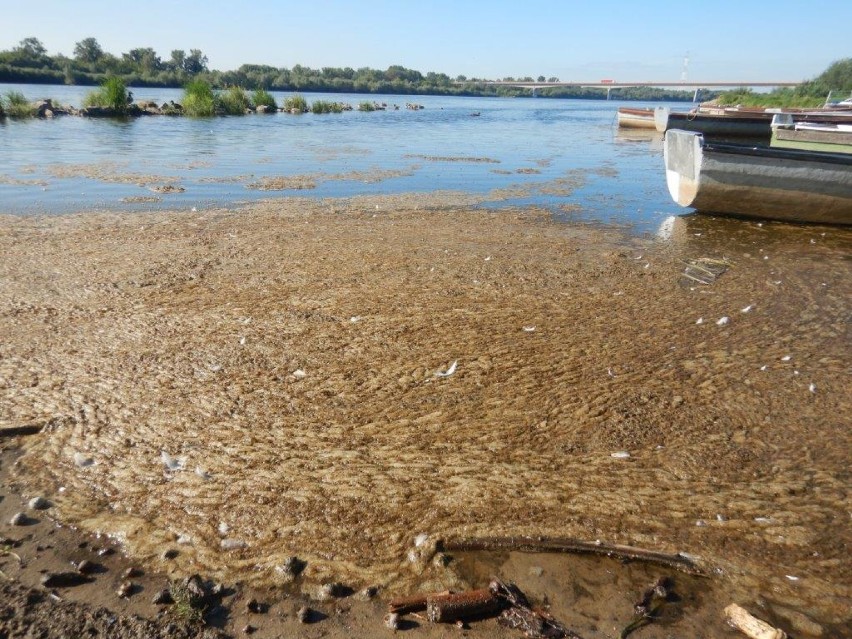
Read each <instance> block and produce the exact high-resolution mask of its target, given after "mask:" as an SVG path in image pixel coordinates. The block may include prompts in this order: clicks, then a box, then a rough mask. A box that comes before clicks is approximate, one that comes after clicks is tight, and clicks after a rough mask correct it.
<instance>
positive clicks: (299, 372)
mask: <svg viewBox="0 0 852 639" xmlns="http://www.w3.org/2000/svg"><path fill="white" fill-rule="evenodd" d="M307 376H308V374H307V373H306V372H305V371H303V370H302V369H301V368H297V369H296V370H294V371H293V377H295V378H296V379H305V378H306V377H307Z"/></svg>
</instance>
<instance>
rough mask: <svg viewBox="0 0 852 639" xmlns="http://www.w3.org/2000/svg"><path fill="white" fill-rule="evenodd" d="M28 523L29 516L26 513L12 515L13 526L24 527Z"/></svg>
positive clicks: (11, 522)
mask: <svg viewBox="0 0 852 639" xmlns="http://www.w3.org/2000/svg"><path fill="white" fill-rule="evenodd" d="M27 521H29V520H28V519H27V516H26V515H25V514H24V513H15V514H14V515H12V518H11V519H10V520H9V523H10V524H12V525H13V526H24V525H25V524H26V523H27Z"/></svg>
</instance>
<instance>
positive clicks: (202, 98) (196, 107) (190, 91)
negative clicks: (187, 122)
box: [183, 79, 216, 118]
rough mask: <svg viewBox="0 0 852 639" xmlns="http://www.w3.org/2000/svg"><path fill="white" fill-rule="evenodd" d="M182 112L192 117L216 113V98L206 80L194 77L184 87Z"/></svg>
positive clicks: (205, 116) (206, 116)
mask: <svg viewBox="0 0 852 639" xmlns="http://www.w3.org/2000/svg"><path fill="white" fill-rule="evenodd" d="M183 112H184V113H185V114H186V115H188V116H191V117H194V118H209V117H210V116H212V115H216V99H215V97H214V96H213V89H211V88H210V85H209V84H207V82H205V81H204V80H199V79H196V80H193V81H192V82H190V83H189V84H187V85H186V86H185V87H184V89H183Z"/></svg>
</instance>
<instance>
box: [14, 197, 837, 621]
mask: <svg viewBox="0 0 852 639" xmlns="http://www.w3.org/2000/svg"><path fill="white" fill-rule="evenodd" d="M417 202H418V204H417V206H418V207H419V206H421V205H422V204H423V196H420V197H419V198H417ZM373 203H375V206H378V207H379V209H380V210H379V212H377V213H373V212H370V211H372V210H373V209H374V208H375V207H374V206H373ZM368 204H369V206H368ZM427 204H428V202H427ZM432 204H433V205H434V206H436V207H437V206H444V204H445V203H443V204H442V203H441V202H440V201H436V202H432ZM330 207H331V209H332V210H334V211H336V212H334V213H329V212H328V211H329V208H330ZM407 207H408V205H407V204H406V198H404V197H403V198H373V199H371V200H370V201H369V203H368V202H367V199H366V198H359V199H358V200H355V201H353V203H352V204H351V206H350V205H349V204H348V203H347V202H346V201H323V202H312V201H309V200H297V199H286V200H280V201H270V202H264V203H260V204H257V205H252V206H250V207H248V208H246V209H244V210H241V211H237V212H233V211H231V212H227V211H212V212H207V213H203V214H201V213H156V214H146V215H79V216H66V217H61V218H13V217H6V218H2V219H0V255H2V256H3V258H2V261H0V282H2V286H0V333H2V334H3V335H4V339H3V342H2V359H0V393H1V394H2V402H0V427H4V426H14V425H19V424H22V423H46V424H49V427H48V428H47V429H46V432H45V433H43V434H42V435H40V436H38V437H37V438H33V440H32V441H31V442H30V443H29V447H28V450H27V452H26V454H25V456H24V458H23V459H22V461H21V463H20V466H19V470H18V472H19V477H20V479H21V481H22V482H24V483H26V484H28V485H31V486H32V490H33V491H35V490H41V491H44V492H46V493H47V494H48V495H49V497H50V498H51V499H52V500H54V501H55V502H56V503H57V504H58V506H57V510H56V514H57V516H58V517H59V518H60V519H61V520H63V521H67V522H70V523H73V524H76V525H79V526H82V527H83V528H85V529H89V530H96V531H101V532H104V533H108V534H112V535H116V536H118V537H120V538H121V539H122V540H123V542H124V543H125V544H126V547H127V549H128V551H129V552H131V553H133V554H136V555H139V556H140V557H142V558H147V559H149V560H150V561H152V562H154V563H157V564H159V565H161V567H162V566H163V565H165V564H162V563H161V562H162V560H161V559H159V557H160V555H161V553H162V552H163V550H165V549H166V548H178V549H179V550H180V554H179V555H178V557H177V559H175V560H174V562H171V563H169V564H168V565H169V566H172V567H173V568H172V569H174V570H176V571H179V572H184V573H191V572H200V571H203V572H205V573H207V574H211V575H213V576H218V577H220V578H226V579H241V580H245V581H251V582H255V583H261V584H262V583H275V582H278V581H280V580H281V579H282V573H281V571H280V570H276V568H277V567H279V566H281V565H282V564H284V562H285V560H286V558H287V557H289V556H291V555H297V556H299V557H301V558H303V559H306V560H307V561H308V567H307V570H306V573H305V584H306V585H305V587H306V588H307V587H312V585H313V584H317V583H319V582H321V581H328V580H330V579H336V580H341V581H344V582H346V583H349V584H351V585H353V586H359V585H365V584H369V583H380V584H384V585H386V586H387V587H388V588H389V590H390V591H392V592H394V591H396V592H400V591H407V590H409V589H413V588H417V587H422V586H424V585H425V584H427V583H428V584H429V585H440V584H442V583H444V584H447V583H448V582H452V581H453V579H454V577H452V576H451V575H450V574H449V572H443V571H442V570H441V569H440V568H439V567H436V566H435V565H434V564H433V563H431V562H430V559H431V549H432V548H433V546H432V542H433V541H434V540H436V539H439V538H447V539H453V538H459V537H476V536H485V535H488V536H500V535H503V536H506V535H550V536H573V537H577V538H581V539H588V540H594V539H601V540H604V541H607V542H611V543H622V544H632V545H637V546H643V547H647V548H652V549H655V550H660V551H665V552H677V551H683V552H688V553H690V554H692V555H695V556H699V557H700V558H701V560H702V562H703V564H704V565H706V566H708V567H710V568H711V570H714V571H715V572H714V575H715V576H714V579H716V580H720V581H721V582H722V583H724V584H725V587H726V588H728V589H730V592H731V596H732V597H733V598H737V597H739V598H741V599H742V598H757V597H763V598H765V599H766V600H768V601H771V602H772V601H774V602H779V603H782V602H783V603H784V604H785V605H787V606H791V607H793V608H796V609H798V610H801V611H803V612H805V613H806V614H808V615H810V616H811V617H813V618H816V619H819V620H821V621H823V622H828V623H840V622H843V621H848V619H849V608H848V606H846V605H845V603H844V602H846V603H848V597H849V584H850V579H849V568H848V566H849V562H848V558H847V556H846V555H847V546H848V542H849V534H848V523H849V522H848V517H849V515H848V505H849V504H848V498H847V492H846V491H847V488H848V480H849V474H848V461H849V460H848V456H849V450H850V447H849V444H850V441H849V439H850V438H849V429H848V417H846V415H848V414H849V408H850V406H849V403H850V402H849V397H850V392H849V391H850V388H849V386H850V385H849V363H848V352H849V340H848V333H847V331H848V325H847V322H848V317H849V310H850V308H849V303H850V299H852V297H850V284H849V282H850V265H849V260H848V256H849V254H850V247H852V242H850V237H852V236H850V233H849V232H848V231H844V230H834V229H830V230H827V231H826V229H817V228H814V227H801V228H797V227H789V226H773V225H765V226H762V227H758V226H757V225H756V224H754V223H745V222H739V221H722V220H713V219H707V218H704V219H702V218H697V219H696V218H689V219H685V220H684V219H682V220H679V221H678V222H677V223H676V227H675V231H676V232H675V234H674V238H675V240H674V241H672V242H670V243H666V244H662V243H657V242H655V241H653V240H650V239H648V240H637V239H633V240H630V239H628V238H625V237H623V236H621V235H619V234H617V233H616V232H614V231H607V230H602V229H592V228H578V227H575V226H568V225H560V224H555V223H552V222H550V221H549V218H548V217H547V216H546V215H543V214H541V213H537V212H535V211H509V212H506V211H503V212H499V213H491V212H484V211H481V210H474V209H470V208H461V207H459V208H450V209H446V208H445V209H441V210H432V211H423V210H420V211H414V210H413V206H412V208H407ZM387 211H392V212H390V213H388V212H387ZM821 233H826V235H824V236H823V235H821ZM811 240H813V243H812V242H811ZM764 256H766V257H768V258H769V259H763V258H764ZM702 257H713V258H722V257H725V258H727V259H728V260H729V261H730V263H731V266H730V268H729V269H728V271H727V272H725V273H724V274H723V275H722V276H721V277H719V279H718V280H717V281H716V282H715V283H714V284H713V285H712V286H706V287H700V286H698V287H696V288H695V289H694V290H692V289H690V288H689V287H688V286H684V285H683V283H682V279H683V278H682V277H681V273H682V272H683V269H684V262H685V261H687V260H691V259H698V258H702ZM748 306H751V309H750V310H749V311H748V312H742V309H744V308H746V307H748ZM722 317H728V318H729V321H728V323H727V324H724V325H717V320H719V319H720V318H722ZM698 318H702V319H703V322H702V323H700V324H699V323H697V320H698ZM787 356H790V358H789V359H785V358H786V357H787ZM453 362H457V367H456V369H455V372H454V373H453V374H452V375H450V376H446V377H441V376H438V375H437V373H438V372H439V371H440V372H445V371H447V370H448V367H450V365H451V364H452V363H453ZM764 366H765V367H766V368H765V369H764V370H762V367H764ZM811 385H813V392H812V391H811V390H810V389H811ZM164 451H165V452H166V453H167V456H163V452H164ZM622 452H627V453H629V457H626V456H623V455H622V456H615V457H614V456H613V453H622ZM75 456H76V460H75ZM87 458H89V459H91V460H92V461H93V462H94V463H93V464H92V465H80V462H83V461H84V460H85V459H87ZM170 458H171V459H170ZM164 460H165V461H166V462H168V463H171V464H173V465H174V464H181V463H182V467H183V470H168V469H167V466H166V463H164ZM196 468H198V473H196V472H195V470H196ZM419 533H426V534H428V536H429V538H428V540H427V541H426V542H425V543H423V545H422V546H421V547H420V548H418V549H414V539H415V537H416V536H417V535H418V534H419ZM179 538H180V541H181V542H187V543H180V544H179V543H177V542H178V539H179Z"/></svg>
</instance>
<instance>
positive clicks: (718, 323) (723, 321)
mask: <svg viewBox="0 0 852 639" xmlns="http://www.w3.org/2000/svg"><path fill="white" fill-rule="evenodd" d="M730 321H731V318H730V317H720V318H719V319H717V320H716V326H724V325H725V324H727V323H728V322H730Z"/></svg>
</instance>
